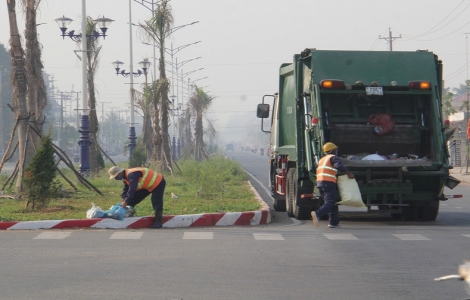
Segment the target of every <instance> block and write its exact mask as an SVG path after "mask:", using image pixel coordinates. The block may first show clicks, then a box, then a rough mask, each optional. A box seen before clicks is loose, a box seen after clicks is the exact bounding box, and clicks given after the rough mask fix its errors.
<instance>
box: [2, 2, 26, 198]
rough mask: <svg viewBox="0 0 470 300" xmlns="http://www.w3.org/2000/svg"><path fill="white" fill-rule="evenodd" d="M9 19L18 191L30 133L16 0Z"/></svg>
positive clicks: (10, 3) (12, 3)
mask: <svg viewBox="0 0 470 300" xmlns="http://www.w3.org/2000/svg"><path fill="white" fill-rule="evenodd" d="M7 8H8V19H9V22H10V56H11V64H12V70H11V73H12V76H11V84H12V86H13V95H12V96H13V97H12V98H13V110H14V113H15V115H16V120H17V122H18V126H17V130H18V131H17V132H18V142H19V153H20V155H19V159H18V161H19V164H18V165H19V169H18V175H17V180H16V183H15V190H16V192H17V193H19V192H21V189H22V184H23V181H22V180H23V174H24V166H25V156H24V153H25V150H26V148H27V145H26V141H27V133H28V130H27V129H28V119H29V115H28V108H27V106H26V93H27V81H26V80H27V78H26V69H25V65H24V64H25V61H24V51H23V47H22V46H21V39H20V33H19V30H18V22H17V20H16V1H15V0H9V1H7Z"/></svg>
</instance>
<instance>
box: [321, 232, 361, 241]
mask: <svg viewBox="0 0 470 300" xmlns="http://www.w3.org/2000/svg"><path fill="white" fill-rule="evenodd" d="M323 235H324V236H325V237H326V238H327V239H329V240H337V241H353V240H358V238H357V237H355V236H354V235H352V234H350V233H324V234H323Z"/></svg>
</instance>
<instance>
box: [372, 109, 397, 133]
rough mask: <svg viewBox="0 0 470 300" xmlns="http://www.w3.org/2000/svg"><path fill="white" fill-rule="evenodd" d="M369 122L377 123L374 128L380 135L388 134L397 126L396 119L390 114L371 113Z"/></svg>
mask: <svg viewBox="0 0 470 300" xmlns="http://www.w3.org/2000/svg"><path fill="white" fill-rule="evenodd" d="M367 122H368V123H369V124H372V125H377V126H375V128H374V132H375V133H376V134H377V135H378V136H382V135H385V134H388V133H390V132H392V131H393V129H394V128H395V121H394V120H393V118H392V116H391V115H389V114H371V115H370V116H369V118H368V119H367Z"/></svg>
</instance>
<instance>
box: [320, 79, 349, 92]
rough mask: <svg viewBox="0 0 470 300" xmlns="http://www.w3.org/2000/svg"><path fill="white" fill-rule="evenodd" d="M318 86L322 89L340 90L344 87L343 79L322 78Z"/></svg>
mask: <svg viewBox="0 0 470 300" xmlns="http://www.w3.org/2000/svg"><path fill="white" fill-rule="evenodd" d="M320 86H321V87H322V88H324V89H331V90H342V89H344V81H342V80H322V81H320Z"/></svg>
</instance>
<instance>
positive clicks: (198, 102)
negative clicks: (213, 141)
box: [189, 86, 215, 161]
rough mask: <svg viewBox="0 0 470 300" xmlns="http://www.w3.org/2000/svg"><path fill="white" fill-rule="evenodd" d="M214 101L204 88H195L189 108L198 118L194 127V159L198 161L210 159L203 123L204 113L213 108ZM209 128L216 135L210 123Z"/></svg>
mask: <svg viewBox="0 0 470 300" xmlns="http://www.w3.org/2000/svg"><path fill="white" fill-rule="evenodd" d="M212 100H214V97H212V96H209V95H208V94H206V93H205V92H204V90H203V89H202V88H198V87H197V86H194V92H193V94H192V96H191V98H189V106H190V107H191V109H192V111H193V112H194V114H195V116H196V120H195V125H194V136H195V139H194V159H195V160H197V161H201V160H203V159H208V158H209V156H208V154H207V151H206V150H205V147H204V127H203V123H202V121H203V116H204V112H205V111H207V109H208V108H209V107H210V106H211V104H212ZM209 127H210V128H211V129H212V130H211V132H212V133H215V130H214V129H213V126H212V124H210V122H209Z"/></svg>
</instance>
